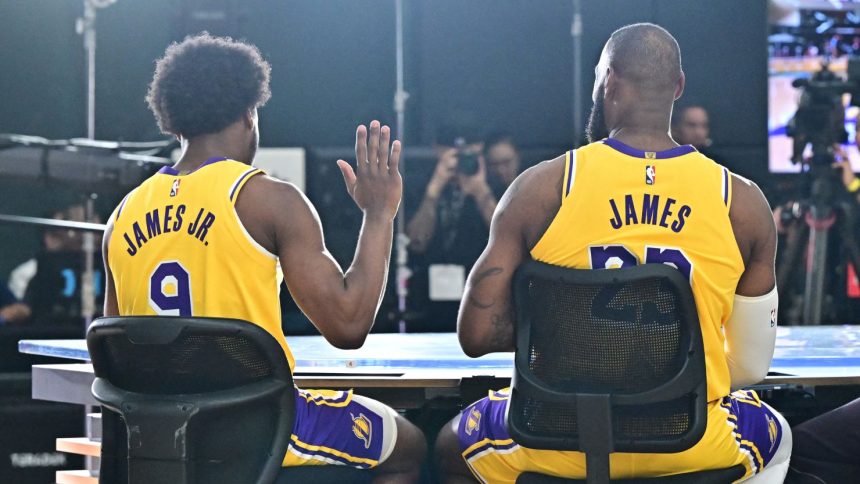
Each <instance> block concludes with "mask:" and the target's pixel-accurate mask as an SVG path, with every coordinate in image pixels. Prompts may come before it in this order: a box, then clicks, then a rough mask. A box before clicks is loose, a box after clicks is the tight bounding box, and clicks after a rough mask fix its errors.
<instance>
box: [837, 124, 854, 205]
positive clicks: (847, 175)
mask: <svg viewBox="0 0 860 484" xmlns="http://www.w3.org/2000/svg"><path fill="white" fill-rule="evenodd" d="M855 140H856V138H855ZM856 142H857V144H858V149H860V140H856ZM835 155H836V156H835V158H836V162H835V163H833V168H836V169H837V170H838V171H839V174H840V179H841V180H842V184H843V185H845V190H847V191H848V193H850V194H852V195H854V198H856V199H857V201H858V203H860V178H858V177H857V175H855V174H854V171H853V170H852V168H851V162H850V161H849V160H848V156H847V154H846V153H845V151H844V150H842V148H841V147H839V148H838V149H836V150H835Z"/></svg>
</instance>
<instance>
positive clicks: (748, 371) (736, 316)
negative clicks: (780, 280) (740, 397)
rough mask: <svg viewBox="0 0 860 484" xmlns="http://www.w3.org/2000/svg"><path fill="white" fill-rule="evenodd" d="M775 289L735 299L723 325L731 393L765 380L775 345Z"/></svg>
mask: <svg viewBox="0 0 860 484" xmlns="http://www.w3.org/2000/svg"><path fill="white" fill-rule="evenodd" d="M778 302H779V298H778V297H777V293H776V287H774V288H773V290H772V291H770V292H769V293H767V294H765V295H764V296H758V297H746V296H739V295H737V294H736V295H735V303H734V309H733V310H732V315H731V316H730V317H729V320H728V321H727V322H726V326H725V334H726V360H727V361H728V363H729V373H730V374H731V379H732V390H736V389H738V388H744V387H747V386H749V385H754V384H756V383H758V382H760V381H762V380H764V377H765V376H767V370H768V369H769V368H770V362H771V359H773V347H774V344H775V343H776V311H777V304H778Z"/></svg>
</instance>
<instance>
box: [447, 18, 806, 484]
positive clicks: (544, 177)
mask: <svg viewBox="0 0 860 484" xmlns="http://www.w3.org/2000/svg"><path fill="white" fill-rule="evenodd" d="M595 73H596V80H595V84H594V91H593V95H592V98H593V101H594V108H593V110H592V113H591V118H590V120H589V125H588V133H587V134H588V136H589V141H590V144H588V145H587V146H584V147H581V148H579V149H576V150H573V151H570V152H568V153H567V154H565V155H564V156H560V157H558V158H556V159H554V160H551V161H547V162H544V163H541V164H539V165H538V166H535V167H534V168H531V169H529V170H527V171H526V172H524V173H523V174H522V175H521V176H520V177H519V178H517V180H516V181H515V182H514V183H513V185H512V186H511V187H510V188H509V189H508V191H507V193H506V194H505V196H504V197H503V198H502V200H501V201H500V203H499V206H498V208H497V210H496V212H495V215H494V217H493V221H492V226H491V229H490V241H489V243H488V245H487V248H486V250H485V251H484V253H483V254H482V256H481V258H480V259H479V260H478V262H477V264H476V265H475V267H474V268H473V269H472V272H471V274H470V275H469V280H468V283H467V287H466V294H465V295H464V298H463V303H462V305H461V308H460V314H459V321H458V328H457V329H458V335H459V339H460V344H461V345H462V347H463V350H464V351H465V352H466V354H468V355H470V356H473V357H477V356H480V355H484V354H487V353H491V352H498V351H513V350H514V314H515V313H514V307H513V300H512V296H511V294H512V291H511V281H512V278H513V275H514V271H515V270H516V269H517V267H518V266H519V265H520V264H521V263H522V262H523V261H525V260H527V259H529V258H531V259H536V260H538V261H541V262H545V263H548V264H553V265H557V266H564V267H571V268H579V269H611V268H613V267H622V266H630V265H635V264H650V263H655V264H668V265H671V266H673V267H675V268H677V269H678V270H679V271H681V272H682V273H683V274H684V276H686V277H687V278H688V279H689V281H690V284H691V286H692V291H693V295H694V298H695V301H696V306H697V310H698V316H699V321H700V323H701V326H702V337H703V341H704V348H705V362H706V374H707V388H708V390H707V391H708V401H709V403H708V421H707V429H706V431H705V434H704V436H703V437H702V439H701V440H700V441H699V442H698V443H697V444H695V445H694V446H693V447H692V448H690V449H688V450H686V451H684V452H680V453H674V454H633V453H613V454H611V456H610V461H611V472H612V478H613V479H625V478H630V477H652V476H665V475H672V474H679V473H685V472H693V471H699V470H706V469H721V468H727V467H732V466H735V465H738V464H741V465H743V466H744V467H745V468H746V474H745V477H744V478H745V479H749V482H758V483H761V482H782V479H783V477H784V476H785V473H786V471H787V468H788V459H789V456H790V453H791V433H790V430H789V428H788V425H787V424H786V422H785V419H784V418H783V417H782V416H781V415H779V413H777V412H776V411H775V410H774V409H772V408H770V407H769V406H768V405H767V404H765V403H763V402H762V401H761V400H760V399H759V397H758V396H757V395H756V393H755V392H753V391H744V390H738V389H740V388H743V387H746V386H749V385H751V384H754V383H757V382H759V381H760V380H762V379H763V378H764V377H765V375H766V374H767V370H768V367H769V365H770V360H771V358H772V355H773V345H774V342H775V334H776V320H775V314H776V307H777V293H776V283H775V277H774V256H775V251H776V230H775V227H774V223H773V219H772V216H771V212H770V209H769V206H768V203H767V200H765V198H764V196H763V195H762V193H761V191H760V190H759V189H758V187H757V186H756V185H754V184H753V183H751V182H749V181H747V180H745V179H742V178H739V177H737V176H735V175H733V174H731V173H730V172H729V171H728V170H727V169H726V168H724V167H722V166H720V165H718V164H717V163H715V162H713V161H712V160H710V159H708V158H707V157H705V156H703V155H702V154H700V153H699V152H697V151H696V149H695V148H694V147H693V146H690V145H684V146H680V145H678V144H677V143H676V142H675V141H674V140H673V139H672V137H671V136H670V134H669V129H670V119H671V115H672V107H673V104H674V102H675V100H677V99H678V98H679V97H680V96H681V94H682V92H683V90H684V82H685V80H684V73H683V71H682V69H681V54H680V49H679V47H678V44H677V42H676V41H675V39H674V38H673V37H672V35H671V34H669V32H667V31H666V30H664V29H663V28H661V27H659V26H656V25H653V24H634V25H629V26H626V27H623V28H621V29H619V30H617V31H616V32H614V33H613V34H612V36H611V37H610V39H609V41H608V42H607V43H606V45H605V47H604V49H603V52H602V55H601V57H600V61H599V63H598V65H597V68H596V72H595ZM733 390H737V391H734V392H733ZM508 399H509V392H508V390H502V391H498V392H491V393H490V395H489V396H488V397H487V398H484V399H482V400H479V401H478V402H476V403H474V404H472V405H471V406H469V407H468V408H466V409H465V410H464V411H463V413H462V418H461V417H457V418H455V419H454V420H453V421H452V422H451V424H450V425H447V426H445V428H443V430H442V432H441V433H440V435H439V438H438V440H437V444H436V445H437V456H438V459H439V465H440V466H441V468H442V469H443V472H444V474H445V479H446V482H449V483H454V482H474V480H475V479H478V480H479V481H480V482H493V483H497V482H498V483H513V482H514V481H515V480H516V478H517V476H518V475H519V474H521V473H523V472H539V473H542V474H549V475H554V476H559V477H572V478H582V477H584V475H585V456H584V454H582V453H579V452H564V451H549V450H535V449H529V448H525V447H522V446H519V445H517V443H516V442H514V441H513V440H512V439H511V437H510V435H509V434H508V432H507V429H506V426H505V409H506V407H507V404H508Z"/></svg>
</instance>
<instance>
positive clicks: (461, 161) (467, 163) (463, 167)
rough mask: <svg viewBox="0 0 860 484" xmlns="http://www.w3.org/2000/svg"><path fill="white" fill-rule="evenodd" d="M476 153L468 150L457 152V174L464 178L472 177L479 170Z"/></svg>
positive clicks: (479, 165)
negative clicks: (464, 176)
mask: <svg viewBox="0 0 860 484" xmlns="http://www.w3.org/2000/svg"><path fill="white" fill-rule="evenodd" d="M478 156H479V154H478V152H476V151H472V150H469V149H462V148H461V149H458V150H457V172H458V173H461V174H463V175H466V176H473V175H475V174H477V173H478V171H479V170H480V169H481V164H480V161H479V160H478Z"/></svg>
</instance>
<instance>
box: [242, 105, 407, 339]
mask: <svg viewBox="0 0 860 484" xmlns="http://www.w3.org/2000/svg"><path fill="white" fill-rule="evenodd" d="M390 137H391V130H390V129H389V128H388V127H387V126H380V124H379V123H378V122H376V121H374V122H373V123H371V125H370V136H369V139H368V130H367V128H365V127H364V126H359V127H358V129H357V130H356V149H355V152H356V158H357V163H356V165H357V167H356V169H355V170H353V169H352V167H350V165H349V164H348V163H346V162H345V161H343V160H339V161H338V166H339V167H340V169H341V171H342V173H343V177H344V181H345V182H346V187H347V191H348V192H349V194H350V195H351V196H352V198H353V199H354V200H355V202H356V204H357V205H358V207H359V208H361V210H362V212H363V214H364V215H363V223H362V228H361V233H360V235H359V239H358V246H357V248H356V252H355V257H354V259H353V261H352V265H351V266H350V267H349V268H348V269H347V270H346V272H344V271H343V270H342V269H341V267H340V266H339V265H338V263H337V262H336V261H335V260H334V258H333V257H332V256H331V254H330V253H329V251H328V250H327V249H326V246H325V241H324V238H323V232H322V226H321V224H320V220H319V216H318V215H317V212H316V210H315V209H314V207H313V205H311V203H310V201H309V200H308V199H307V198H306V197H305V196H304V195H303V194H302V193H301V192H300V191H299V190H298V189H297V188H296V187H295V186H293V185H291V184H289V183H285V182H281V181H278V180H275V179H273V178H270V177H266V176H257V177H254V178H252V179H251V180H249V181H248V183H247V185H246V188H245V189H244V190H242V192H241V194H240V196H239V200H238V202H237V211H238V213H239V217H240V218H241V219H242V221H243V222H245V221H246V220H247V221H250V223H248V222H246V227H247V229H248V231H249V233H250V234H251V236H252V237H253V238H254V239H255V240H257V241H258V242H259V243H260V244H261V245H262V246H263V247H264V248H266V249H267V250H269V251H270V252H272V253H274V254H277V255H278V257H279V258H280V263H281V267H282V268H283V272H284V279H285V281H286V283H287V286H288V288H289V290H290V293H291V294H292V296H293V298H294V299H295V301H296V303H297V304H298V305H299V307H300V308H301V309H302V311H304V313H305V314H306V315H307V316H308V318H309V319H310V320H311V321H312V322H313V323H314V325H316V327H317V328H318V329H319V331H320V333H322V335H323V336H324V337H325V338H326V339H327V340H328V341H329V342H330V343H331V344H333V345H334V346H337V347H339V348H357V347H360V346H361V345H362V344H363V343H364V340H365V338H366V337H367V334H368V333H369V332H370V328H371V326H372V325H373V321H374V319H375V316H376V312H377V310H378V308H379V304H380V301H381V300H382V295H383V291H384V290H385V283H386V278H387V276H388V262H389V257H390V254H391V239H392V233H393V220H394V216H395V214H396V213H397V209H398V206H399V205H400V197H401V194H402V180H401V177H400V173H399V172H398V169H397V166H398V162H399V160H400V152H401V146H400V142H398V141H395V142H394V143H393V145H391V143H390Z"/></svg>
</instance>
